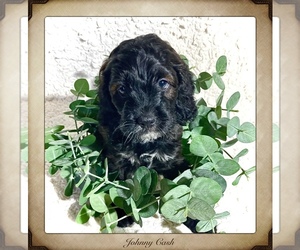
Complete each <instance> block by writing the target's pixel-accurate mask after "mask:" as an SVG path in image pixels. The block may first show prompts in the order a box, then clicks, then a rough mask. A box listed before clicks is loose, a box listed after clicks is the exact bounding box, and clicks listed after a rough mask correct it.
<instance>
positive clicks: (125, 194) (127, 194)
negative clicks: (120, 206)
mask: <svg viewBox="0 0 300 250" xmlns="http://www.w3.org/2000/svg"><path fill="white" fill-rule="evenodd" d="M118 184H119V185H121V186H124V187H127V188H129V190H126V189H123V188H118V189H117V192H118V195H119V196H120V197H122V198H124V199H128V198H130V196H131V195H132V194H133V192H134V189H135V187H134V183H133V180H132V179H128V180H126V181H119V182H118Z"/></svg>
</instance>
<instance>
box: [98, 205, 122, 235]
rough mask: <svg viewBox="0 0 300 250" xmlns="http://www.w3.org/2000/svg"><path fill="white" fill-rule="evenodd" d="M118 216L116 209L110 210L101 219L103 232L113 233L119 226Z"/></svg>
mask: <svg viewBox="0 0 300 250" xmlns="http://www.w3.org/2000/svg"><path fill="white" fill-rule="evenodd" d="M117 220H118V214H117V212H116V210H115V209H109V210H108V212H106V213H105V214H104V216H103V217H102V219H101V230H103V232H108V233H112V230H113V229H114V228H115V227H116V226H117V224H118V222H117Z"/></svg>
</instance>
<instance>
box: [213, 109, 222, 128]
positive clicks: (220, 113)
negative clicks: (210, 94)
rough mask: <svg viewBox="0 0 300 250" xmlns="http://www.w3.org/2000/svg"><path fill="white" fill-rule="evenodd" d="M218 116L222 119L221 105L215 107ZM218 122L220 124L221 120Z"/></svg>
mask: <svg viewBox="0 0 300 250" xmlns="http://www.w3.org/2000/svg"><path fill="white" fill-rule="evenodd" d="M215 112H216V115H217V118H218V119H220V118H221V117H222V107H221V106H217V107H216V109H215ZM217 123H218V124H219V122H218V121H217Z"/></svg>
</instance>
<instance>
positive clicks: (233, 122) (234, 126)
mask: <svg viewBox="0 0 300 250" xmlns="http://www.w3.org/2000/svg"><path fill="white" fill-rule="evenodd" d="M239 129H240V118H239V117H237V116H234V117H232V118H231V119H230V120H229V122H228V123H227V135H228V136H229V137H233V136H234V135H235V134H236V133H237V132H238V131H239Z"/></svg>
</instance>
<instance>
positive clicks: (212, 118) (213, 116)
mask: <svg viewBox="0 0 300 250" xmlns="http://www.w3.org/2000/svg"><path fill="white" fill-rule="evenodd" d="M207 119H208V121H209V123H210V125H211V126H212V127H213V128H214V129H215V130H217V121H218V117H217V114H216V113H215V112H214V111H211V112H209V114H208V115H207Z"/></svg>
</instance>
